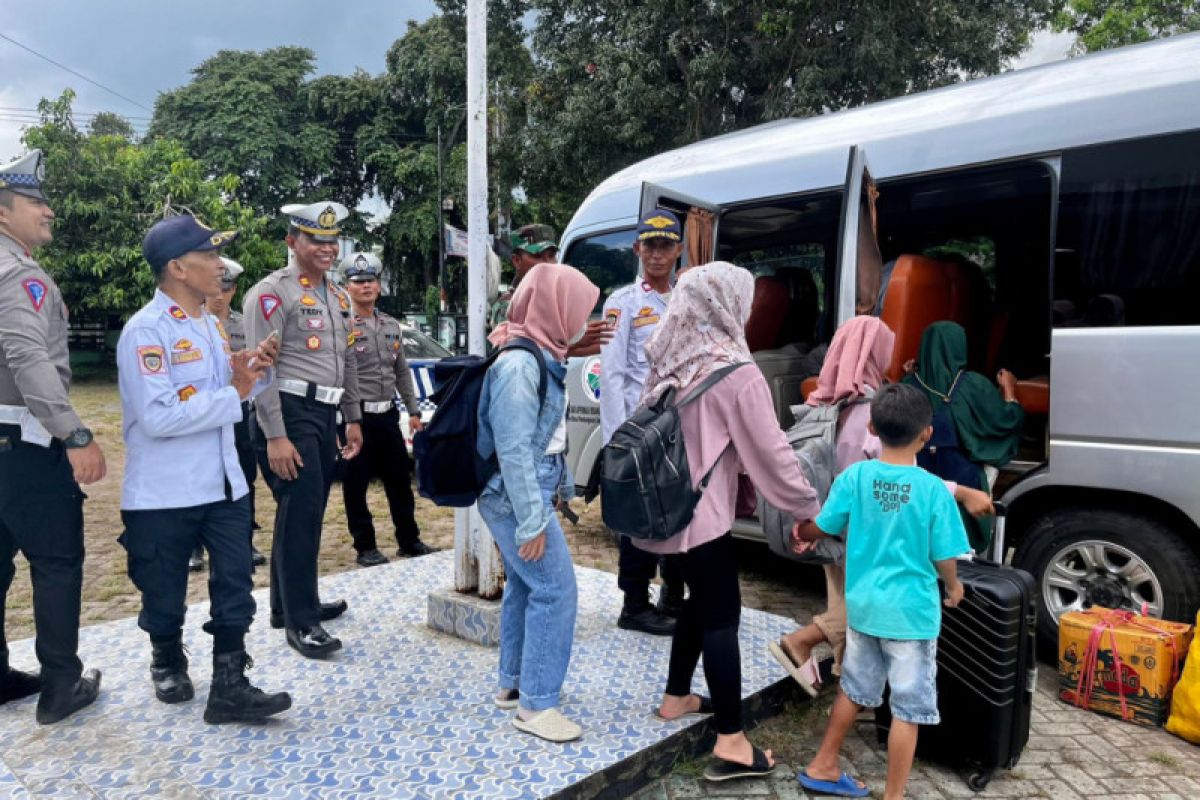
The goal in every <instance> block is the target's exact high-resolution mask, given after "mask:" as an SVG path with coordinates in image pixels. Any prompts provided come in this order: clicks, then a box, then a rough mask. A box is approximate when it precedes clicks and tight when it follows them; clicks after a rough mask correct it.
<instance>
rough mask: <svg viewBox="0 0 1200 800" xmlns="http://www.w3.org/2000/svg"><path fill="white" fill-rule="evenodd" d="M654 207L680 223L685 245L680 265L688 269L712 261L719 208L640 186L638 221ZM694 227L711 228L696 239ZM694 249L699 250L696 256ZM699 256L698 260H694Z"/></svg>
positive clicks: (663, 189)
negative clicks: (640, 200) (662, 209)
mask: <svg viewBox="0 0 1200 800" xmlns="http://www.w3.org/2000/svg"><path fill="white" fill-rule="evenodd" d="M656 208H665V209H667V210H669V211H671V212H673V213H674V214H675V215H676V216H677V217H679V221H680V222H682V223H683V236H684V239H685V241H686V242H687V243H688V245H689V246H688V247H685V248H684V252H683V259H684V261H683V263H684V264H685V265H687V266H694V265H696V264H703V263H705V262H708V261H712V260H713V259H714V257H715V254H716V252H717V227H718V226H719V224H720V221H721V212H722V210H723V209H722V208H721V206H718V205H716V204H715V203H710V202H708V201H706V200H700V199H697V198H695V197H691V196H689V195H686V194H683V193H681V192H676V191H674V190H672V189H668V188H666V187H664V186H658V185H657V184H653V183H643V184H642V202H641V208H640V209H639V210H638V219H645V218H646V216H647V215H648V214H650V212H652V211H654V210H655V209H656ZM696 226H702V227H704V228H710V230H708V231H705V232H703V234H702V235H701V236H700V237H699V238H697V237H696V236H695V235H694V234H693V233H692V232H693V231H694V230H695V227H696ZM693 249H699V250H700V252H699V253H698V254H697V253H695V252H693ZM697 255H699V258H697Z"/></svg>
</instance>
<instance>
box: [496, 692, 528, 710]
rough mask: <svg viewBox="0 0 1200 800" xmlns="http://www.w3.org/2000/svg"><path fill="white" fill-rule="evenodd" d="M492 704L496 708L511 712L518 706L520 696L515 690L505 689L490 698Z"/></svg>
mask: <svg viewBox="0 0 1200 800" xmlns="http://www.w3.org/2000/svg"><path fill="white" fill-rule="evenodd" d="M492 702H493V703H495V704H496V708H503V709H505V710H506V711H508V710H512V709H514V708H516V707H517V706H518V705H520V703H521V694H520V692H518V691H517V690H516V689H507V690H505V691H503V692H501V693H500V694H497V695H496V696H495V697H494V698H492Z"/></svg>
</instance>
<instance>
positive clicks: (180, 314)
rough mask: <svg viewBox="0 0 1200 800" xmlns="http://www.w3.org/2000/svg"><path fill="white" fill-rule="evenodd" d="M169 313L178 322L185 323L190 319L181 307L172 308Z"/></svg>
mask: <svg viewBox="0 0 1200 800" xmlns="http://www.w3.org/2000/svg"><path fill="white" fill-rule="evenodd" d="M167 313H168V314H170V315H171V316H172V317H174V318H175V319H177V320H180V321H183V320H185V319H187V318H188V315H187V312H186V311H184V310H183V309H182V308H180V307H179V306H171V307H170V308H168V309H167Z"/></svg>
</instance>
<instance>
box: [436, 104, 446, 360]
mask: <svg viewBox="0 0 1200 800" xmlns="http://www.w3.org/2000/svg"><path fill="white" fill-rule="evenodd" d="M444 192H445V190H444V189H443V188H442V123H441V122H439V123H438V129H437V221H438V261H437V288H438V310H440V311H444V310H445V309H444V308H442V298H443V297H445V293H446V287H445V286H444V285H443V284H442V271H443V270H444V269H445V268H446V219H445V217H444V216H443V215H442V196H443V193H444ZM434 335H435V336H436V335H437V334H436V332H435V333H434Z"/></svg>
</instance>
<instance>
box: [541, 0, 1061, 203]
mask: <svg viewBox="0 0 1200 800" xmlns="http://www.w3.org/2000/svg"><path fill="white" fill-rule="evenodd" d="M1060 4H1061V0H963V2H954V3H948V2H944V0H912V2H906V3H896V2H894V1H893V0H861V2H856V3H830V2H826V1H825V0H736V1H735V0H711V1H710V2H707V3H700V4H688V5H682V4H680V3H678V2H674V0H637V2H632V1H630V0H532V5H533V7H534V8H535V9H536V11H537V20H536V23H535V24H534V27H533V34H532V47H533V54H534V58H535V64H536V66H537V71H536V75H535V77H534V79H533V80H532V81H531V83H530V84H529V86H528V115H529V120H528V125H527V127H526V130H525V142H526V149H525V154H526V155H525V159H524V162H525V165H526V171H525V173H524V187H525V190H526V193H527V194H528V195H529V196H531V197H537V198H541V199H542V200H543V201H544V202H549V203H551V205H552V206H553V207H554V208H556V209H573V208H574V207H575V206H576V205H577V204H578V203H579V202H580V201H581V200H582V199H583V197H584V196H585V194H586V193H587V192H588V191H589V190H590V189H591V188H592V187H593V186H594V185H595V184H596V182H597V181H598V180H600V179H602V178H603V177H604V176H606V175H608V174H610V173H612V172H614V171H615V170H617V169H619V168H620V167H623V166H625V165H628V164H630V163H632V162H633V161H636V160H638V159H640V158H644V157H646V156H648V155H651V154H653V153H655V152H661V151H663V150H666V149H668V148H671V147H675V146H679V145H682V144H686V143H689V142H693V141H696V140H698V139H701V138H704V137H708V136H713V135H716V134H720V133H724V132H728V131H734V130H738V129H740V128H744V127H747V126H749V125H754V124H758V123H761V122H766V121H769V120H775V119H781V118H785V117H794V116H808V115H813V114H820V113H825V112H828V111H834V110H838V109H842V108H847V107H851V106H856V105H861V104H863V103H869V102H873V101H877V100H883V99H885V98H889V97H894V96H897V95H901V94H905V93H908V92H914V91H920V90H922V89H927V88H931V87H935V86H940V85H943V84H948V83H952V82H954V81H957V80H962V79H965V78H973V77H977V76H981V75H988V74H993V73H996V72H999V71H1000V70H1001V69H1002V68H1003V67H1004V66H1005V65H1006V64H1007V63H1008V62H1009V61H1010V60H1011V59H1012V58H1014V57H1015V56H1017V55H1019V54H1020V53H1021V52H1022V51H1023V50H1024V49H1025V48H1026V46H1027V45H1028V42H1029V37H1030V34H1031V32H1032V31H1034V30H1036V29H1037V28H1038V27H1040V26H1041V25H1043V24H1045V23H1046V22H1047V21H1048V20H1049V19H1050V18H1051V17H1052V16H1053V14H1054V13H1055V12H1056V11H1057V10H1058V8H1059V6H1060ZM560 219H561V218H560Z"/></svg>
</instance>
